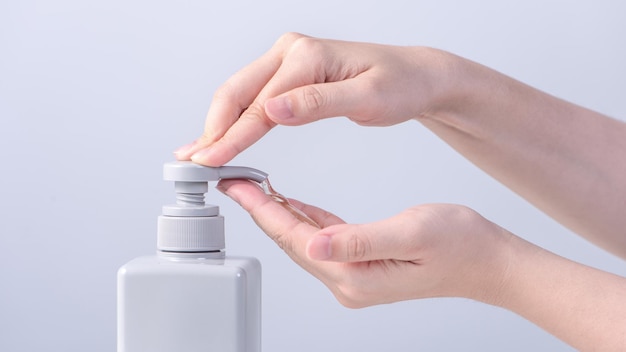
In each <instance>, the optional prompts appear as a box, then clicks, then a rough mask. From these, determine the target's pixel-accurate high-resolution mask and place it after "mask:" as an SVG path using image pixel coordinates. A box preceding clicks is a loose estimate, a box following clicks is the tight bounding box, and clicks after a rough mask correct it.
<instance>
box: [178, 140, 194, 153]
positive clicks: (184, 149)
mask: <svg viewBox="0 0 626 352" xmlns="http://www.w3.org/2000/svg"><path fill="white" fill-rule="evenodd" d="M194 145H196V142H195V141H193V142H191V143H189V144H185V145H183V146H182V147H180V148H178V149H176V150H175V151H174V154H176V155H182V154H185V153H186V152H188V151H189V150H190V149H191V148H193V146H194Z"/></svg>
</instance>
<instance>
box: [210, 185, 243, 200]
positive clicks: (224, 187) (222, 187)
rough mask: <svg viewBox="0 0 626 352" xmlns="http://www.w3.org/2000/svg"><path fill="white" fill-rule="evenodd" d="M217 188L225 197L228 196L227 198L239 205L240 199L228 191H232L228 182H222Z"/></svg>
mask: <svg viewBox="0 0 626 352" xmlns="http://www.w3.org/2000/svg"><path fill="white" fill-rule="evenodd" d="M215 188H216V189H217V190H218V191H220V192H222V193H224V195H226V196H227V197H229V198H230V199H232V200H234V201H235V202H236V203H238V204H239V197H237V196H236V195H235V194H233V192H229V191H228V190H229V189H230V186H228V185H227V182H225V181H224V180H222V181H220V182H218V183H217V185H216V186H215Z"/></svg>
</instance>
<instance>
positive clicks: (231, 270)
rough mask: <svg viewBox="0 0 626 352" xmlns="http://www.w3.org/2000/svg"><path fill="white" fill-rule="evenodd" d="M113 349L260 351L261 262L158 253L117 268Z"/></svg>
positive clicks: (122, 351)
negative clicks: (116, 331) (114, 343)
mask: <svg viewBox="0 0 626 352" xmlns="http://www.w3.org/2000/svg"><path fill="white" fill-rule="evenodd" d="M117 280H118V289H117V290H118V292H117V297H118V306H117V316H118V318H117V319H118V324H117V325H118V328H117V329H118V338H117V341H118V343H117V350H118V352H146V351H150V352H166V351H167V352H174V351H186V352H200V351H202V352H212V351H215V352H259V351H260V350H261V265H260V263H259V261H258V260H257V259H255V258H250V257H226V256H224V252H213V253H163V252H159V254H157V255H155V256H146V257H140V258H136V259H134V260H132V261H130V262H128V263H127V264H126V265H124V266H122V267H121V268H120V270H119V271H118V277H117Z"/></svg>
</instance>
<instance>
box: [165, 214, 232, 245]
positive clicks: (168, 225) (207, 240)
mask: <svg viewBox="0 0 626 352" xmlns="http://www.w3.org/2000/svg"><path fill="white" fill-rule="evenodd" d="M225 242H226V241H225V239H224V217H223V216H221V215H218V216H202V217H182V216H163V215H161V216H159V219H158V230H157V248H158V249H159V250H161V251H170V252H207V251H217V250H222V249H224V248H226V243H225Z"/></svg>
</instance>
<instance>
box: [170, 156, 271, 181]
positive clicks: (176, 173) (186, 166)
mask: <svg viewBox="0 0 626 352" xmlns="http://www.w3.org/2000/svg"><path fill="white" fill-rule="evenodd" d="M163 178H164V179H165V180H166V181H180V182H209V181H219V180H221V179H232V178H242V179H248V180H252V181H256V182H258V183H261V182H263V181H264V180H265V179H266V178H267V174H266V173H265V172H263V171H261V170H257V169H253V168H251V167H245V166H220V167H210V166H202V165H198V164H195V163H192V162H191V161H174V162H170V163H166V164H165V165H163Z"/></svg>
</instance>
